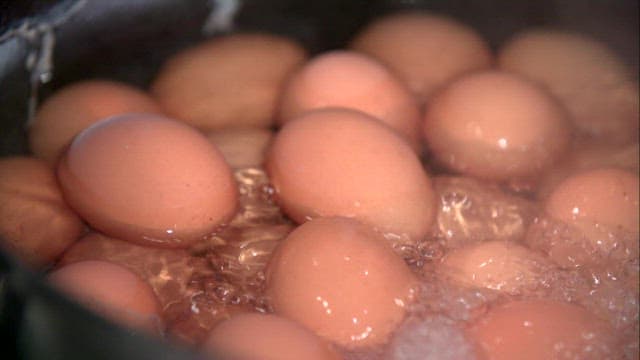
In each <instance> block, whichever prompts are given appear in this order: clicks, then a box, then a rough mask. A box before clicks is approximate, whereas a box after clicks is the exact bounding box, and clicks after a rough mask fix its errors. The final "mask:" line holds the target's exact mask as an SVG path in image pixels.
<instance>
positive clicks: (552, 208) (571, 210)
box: [545, 168, 640, 234]
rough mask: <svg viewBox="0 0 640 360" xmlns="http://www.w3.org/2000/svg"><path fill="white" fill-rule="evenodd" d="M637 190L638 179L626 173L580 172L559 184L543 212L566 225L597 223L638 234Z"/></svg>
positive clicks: (612, 170)
mask: <svg viewBox="0 0 640 360" xmlns="http://www.w3.org/2000/svg"><path fill="white" fill-rule="evenodd" d="M639 186H640V184H639V181H638V175H637V174H633V173H631V172H628V171H624V170H620V169H616V168H601V169H595V170H589V171H584V172H581V173H578V174H576V175H574V176H571V177H569V178H567V179H565V180H564V181H563V182H562V183H560V184H559V185H558V186H557V187H556V188H555V190H554V191H553V192H552V193H551V195H549V198H548V199H547V200H546V203H545V210H546V211H547V213H548V214H549V215H551V216H552V217H554V218H555V219H558V220H561V221H564V222H567V223H573V224H579V223H583V222H591V223H598V224H602V225H608V226H612V227H620V228H622V229H624V230H626V231H629V232H632V233H634V234H638V233H640V229H639V221H640V217H639V216H640V214H639V208H640V201H639V200H638V198H639V190H638V187H639Z"/></svg>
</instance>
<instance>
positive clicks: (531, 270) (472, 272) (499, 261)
mask: <svg viewBox="0 0 640 360" xmlns="http://www.w3.org/2000/svg"><path fill="white" fill-rule="evenodd" d="M550 269H551V265H550V264H549V262H548V260H547V259H546V258H544V257H543V256H542V255H539V254H538V253H536V252H534V251H532V250H529V249H527V248H526V247H524V246H521V245H518V244H516V243H513V242H507V241H488V242H483V243H478V244H473V245H469V246H465V247H463V248H460V249H456V250H454V251H451V252H449V253H447V254H446V255H445V257H444V258H443V259H442V261H441V263H440V264H439V265H438V267H437V271H438V272H439V273H441V274H442V275H443V276H445V277H447V278H449V279H450V280H452V281H453V282H455V283H458V284H461V285H464V286H470V287H475V288H487V289H493V290H497V291H500V292H504V293H507V294H520V293H522V292H523V291H527V290H529V291H531V290H535V289H536V288H537V287H539V286H541V285H542V281H543V276H544V274H545V273H546V272H548V271H549V270H550Z"/></svg>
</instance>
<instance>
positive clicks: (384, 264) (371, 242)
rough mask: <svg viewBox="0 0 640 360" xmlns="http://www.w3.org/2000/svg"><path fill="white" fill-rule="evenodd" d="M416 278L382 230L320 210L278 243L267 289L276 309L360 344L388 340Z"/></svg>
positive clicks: (322, 332)
mask: <svg viewBox="0 0 640 360" xmlns="http://www.w3.org/2000/svg"><path fill="white" fill-rule="evenodd" d="M416 281H417V280H416V278H415V277H414V275H413V274H412V273H411V271H410V270H409V268H408V267H407V265H406V264H405V263H404V262H403V261H402V259H401V258H400V257H398V256H397V255H396V254H395V253H394V252H393V250H392V249H391V247H390V245H389V244H388V243H387V241H386V239H385V238H384V237H383V236H382V235H381V234H379V233H376V232H375V231H373V230H371V229H370V228H369V227H367V226H365V225H363V224H361V223H359V222H357V221H356V220H352V219H347V218H318V219H315V220H311V221H309V222H306V223H305V224H303V225H301V226H300V227H298V228H297V229H296V230H294V231H293V232H292V233H291V234H289V236H288V237H287V238H286V239H284V240H283V241H282V242H281V243H280V245H279V247H278V248H277V249H276V251H275V253H274V255H273V258H272V259H271V262H270V264H269V266H268V269H267V285H266V293H267V296H269V298H270V299H271V304H272V306H273V309H274V311H275V313H276V314H279V315H282V316H285V317H288V318H291V319H293V320H295V321H298V322H299V323H301V324H303V325H305V326H306V327H308V328H309V329H311V330H313V331H314V332H315V333H317V334H318V335H320V336H322V337H324V338H326V339H329V340H331V341H333V342H335V343H337V344H340V345H343V346H345V347H349V348H357V347H363V346H373V345H379V344H383V343H385V342H386V341H387V339H388V337H389V336H390V335H391V333H392V332H393V331H394V330H395V328H396V327H397V326H398V325H399V324H400V322H401V320H402V319H403V317H404V315H405V312H406V310H407V306H408V304H409V302H410V301H411V300H412V298H413V293H414V287H415V286H416Z"/></svg>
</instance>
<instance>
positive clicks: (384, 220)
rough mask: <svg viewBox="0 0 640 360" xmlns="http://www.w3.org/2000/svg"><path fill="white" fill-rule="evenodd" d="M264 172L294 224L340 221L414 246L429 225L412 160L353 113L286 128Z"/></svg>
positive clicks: (328, 114) (426, 188)
mask: <svg viewBox="0 0 640 360" xmlns="http://www.w3.org/2000/svg"><path fill="white" fill-rule="evenodd" d="M266 168H267V171H268V173H269V176H270V178H271V181H272V184H273V186H274V187H275V190H276V198H277V201H278V203H279V204H280V205H281V206H282V208H283V209H284V211H285V212H286V213H287V214H288V215H289V216H291V217H292V218H293V219H294V220H295V221H296V222H298V223H302V222H304V221H306V220H308V219H309V218H313V217H317V216H345V217H351V218H357V219H360V220H362V221H364V222H366V223H368V224H370V225H373V226H375V227H377V228H378V229H380V230H381V231H384V232H392V233H395V234H397V235H407V236H409V237H410V238H413V239H420V238H422V237H423V236H425V235H426V234H427V232H428V231H429V228H430V226H431V224H432V222H433V218H434V215H435V197H434V193H433V189H432V186H431V181H430V180H429V177H428V176H427V174H426V173H425V171H424V169H423V167H422V165H421V163H420V161H419V160H418V158H417V156H416V154H415V153H414V152H413V151H412V150H411V147H410V146H409V145H408V144H407V143H406V142H405V141H404V140H403V139H402V138H401V137H400V136H398V135H396V133H395V132H394V131H392V130H391V129H389V128H388V127H387V126H385V125H383V124H381V123H380V122H379V121H377V120H375V119H373V118H371V117H369V116H367V115H365V114H363V113H360V112H357V111H352V110H342V109H327V110H316V111H313V112H309V113H306V114H304V115H302V116H300V117H299V118H297V119H295V120H293V121H291V122H288V123H287V124H286V125H285V126H284V127H283V128H282V130H280V132H279V133H278V135H277V136H276V137H275V139H274V141H273V144H272V146H271V148H270V151H269V153H268V154H267V163H266Z"/></svg>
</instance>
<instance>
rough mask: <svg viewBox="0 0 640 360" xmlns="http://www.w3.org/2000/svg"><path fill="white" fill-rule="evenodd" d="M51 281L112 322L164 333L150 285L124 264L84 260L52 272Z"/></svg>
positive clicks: (155, 332) (150, 331) (49, 276)
mask: <svg viewBox="0 0 640 360" xmlns="http://www.w3.org/2000/svg"><path fill="white" fill-rule="evenodd" d="M48 280H49V281H50V282H51V283H52V284H53V285H55V286H56V287H58V288H59V289H60V290H62V291H63V292H65V293H66V294H68V295H69V296H71V297H73V298H74V299H75V300H77V301H78V302H79V303H81V304H83V305H85V306H87V307H88V308H89V309H91V310H93V311H95V312H96V313H98V314H100V315H102V316H104V317H106V318H108V319H110V320H112V321H115V322H117V323H119V324H121V325H124V326H126V327H128V328H131V329H136V330H140V331H144V332H147V333H152V334H158V335H159V334H160V333H161V332H162V322H161V320H160V316H159V313H160V308H159V306H158V302H157V300H156V297H155V295H154V294H153V291H152V290H151V287H149V285H148V284H147V283H145V282H144V281H142V280H141V279H139V278H138V277H137V276H136V275H135V274H133V273H132V272H130V271H129V270H127V269H125V268H124V267H121V266H119V265H116V264H112V263H109V262H105V261H82V262H77V263H74V264H71V265H67V266H64V267H62V268H60V269H58V270H56V271H54V272H52V273H50V274H49V275H48Z"/></svg>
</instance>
